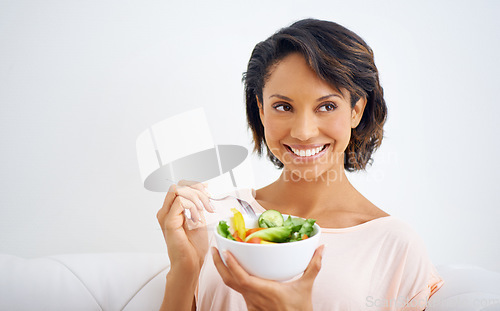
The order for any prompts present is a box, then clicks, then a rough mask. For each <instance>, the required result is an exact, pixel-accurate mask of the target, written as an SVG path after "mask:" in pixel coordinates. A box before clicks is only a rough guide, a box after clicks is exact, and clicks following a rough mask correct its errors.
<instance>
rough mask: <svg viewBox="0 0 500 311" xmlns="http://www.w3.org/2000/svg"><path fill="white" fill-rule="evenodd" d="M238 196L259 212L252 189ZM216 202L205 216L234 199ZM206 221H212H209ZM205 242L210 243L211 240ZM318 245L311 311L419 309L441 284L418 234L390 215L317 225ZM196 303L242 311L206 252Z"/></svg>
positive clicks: (206, 307)
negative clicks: (320, 251)
mask: <svg viewBox="0 0 500 311" xmlns="http://www.w3.org/2000/svg"><path fill="white" fill-rule="evenodd" d="M238 196H239V197H240V198H242V199H244V200H246V201H247V202H249V203H250V204H251V205H252V206H253V207H254V209H255V210H256V211H257V212H263V211H264V208H263V207H262V206H261V205H260V204H259V203H258V202H257V201H256V200H255V198H254V196H255V190H253V189H243V190H238ZM216 204H217V205H216V209H217V215H214V214H212V215H210V217H214V216H215V217H217V218H220V217H227V216H231V215H232V213H231V212H230V210H229V209H230V207H231V206H234V201H231V200H226V201H222V202H217V203H216ZM224 213H226V215H225V216H221V215H223V214H224ZM207 222H208V223H209V224H210V223H211V222H212V224H213V222H214V219H212V220H210V219H207ZM210 243H211V244H212V245H215V241H214V239H212V238H211V241H210ZM321 244H325V250H324V254H323V261H322V267H321V270H320V272H319V274H318V276H317V277H316V280H315V283H314V286H313V294H312V299H313V308H314V310H338V311H347V310H356V311H357V310H377V311H380V310H424V309H425V306H426V304H427V300H428V299H429V297H430V296H431V295H433V294H434V293H435V292H436V291H437V290H438V289H439V288H440V287H441V286H442V285H443V280H442V279H441V277H440V276H439V275H438V273H437V271H436V269H435V267H434V265H433V264H432V263H431V261H430V260H429V257H428V255H427V251H426V248H425V245H424V243H423V241H422V240H421V238H420V237H419V236H418V235H417V234H416V233H415V231H413V230H412V228H411V227H410V226H409V225H408V224H406V223H405V222H403V221H402V220H400V219H398V218H396V217H394V216H387V217H382V218H377V219H374V220H371V221H368V222H365V223H363V224H360V225H357V226H354V227H349V228H341V229H333V228H322V235H321V241H320V245H321ZM196 301H197V306H198V310H203V311H205V310H217V311H221V310H231V311H232V310H247V308H246V305H245V301H244V299H243V296H242V295H241V294H240V293H238V292H236V291H234V290H233V289H231V288H229V287H227V286H226V285H225V284H224V282H223V281H222V279H221V277H220V275H219V273H218V272H217V270H216V268H215V266H214V263H213V260H212V255H211V252H208V254H207V257H206V258H205V264H204V266H203V268H202V271H201V274H200V279H199V283H198V290H197V293H196Z"/></svg>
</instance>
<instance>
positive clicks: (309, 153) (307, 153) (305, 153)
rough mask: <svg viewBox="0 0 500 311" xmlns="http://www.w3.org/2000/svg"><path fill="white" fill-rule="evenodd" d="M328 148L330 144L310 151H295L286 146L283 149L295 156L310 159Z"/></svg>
mask: <svg viewBox="0 0 500 311" xmlns="http://www.w3.org/2000/svg"><path fill="white" fill-rule="evenodd" d="M328 146H330V144H325V145H323V147H317V148H311V149H295V148H292V147H290V146H288V145H285V147H286V149H288V151H290V152H292V153H293V154H295V155H296V156H299V157H304V158H307V157H312V156H314V155H316V154H318V153H320V152H322V151H323V150H325V149H326V148H327V147H328Z"/></svg>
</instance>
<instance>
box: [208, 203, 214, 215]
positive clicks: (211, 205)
mask: <svg viewBox="0 0 500 311" xmlns="http://www.w3.org/2000/svg"><path fill="white" fill-rule="evenodd" d="M208 204H209V205H210V208H211V209H212V211H211V212H212V213H215V206H214V205H213V204H212V202H208Z"/></svg>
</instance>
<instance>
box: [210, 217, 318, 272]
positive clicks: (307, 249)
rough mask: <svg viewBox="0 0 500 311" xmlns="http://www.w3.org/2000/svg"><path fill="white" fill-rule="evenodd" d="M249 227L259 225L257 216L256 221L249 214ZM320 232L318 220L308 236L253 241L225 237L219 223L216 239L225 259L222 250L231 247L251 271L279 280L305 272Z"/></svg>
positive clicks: (247, 220) (236, 256)
mask: <svg viewBox="0 0 500 311" xmlns="http://www.w3.org/2000/svg"><path fill="white" fill-rule="evenodd" d="M257 216H259V214H258V215H257ZM283 217H284V218H285V219H287V218H288V215H283ZM292 217H294V216H292ZM223 220H225V221H226V222H227V224H228V225H230V226H231V228H234V226H233V222H232V217H231V218H229V219H223ZM245 227H247V228H256V227H258V225H257V220H256V219H254V220H253V221H252V220H249V219H248V218H247V217H245ZM320 236H321V228H320V227H319V226H318V225H317V224H314V227H313V233H312V235H311V237H310V238H308V239H305V240H301V241H296V242H288V243H276V244H253V243H243V242H237V241H232V240H229V239H227V238H224V237H222V236H221V235H220V234H219V233H218V232H217V226H215V239H216V241H217V246H218V249H219V253H220V254H221V257H222V258H223V260H224V256H222V254H223V252H224V251H225V250H228V251H230V252H231V254H233V255H234V257H235V258H236V259H237V260H238V262H239V263H240V265H241V266H242V267H243V268H244V269H245V270H246V271H247V272H248V273H249V274H251V275H254V276H257V277H260V278H263V279H269V280H275V281H286V280H289V279H291V278H293V277H295V276H297V275H299V274H301V273H302V272H304V270H305V269H306V268H307V265H308V264H309V262H310V261H311V258H312V256H313V254H314V251H315V250H316V248H317V247H318V243H319V238H320Z"/></svg>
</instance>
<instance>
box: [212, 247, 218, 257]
mask: <svg viewBox="0 0 500 311" xmlns="http://www.w3.org/2000/svg"><path fill="white" fill-rule="evenodd" d="M211 251H212V255H215V253H216V252H217V249H216V248H215V247H212V249H211Z"/></svg>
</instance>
